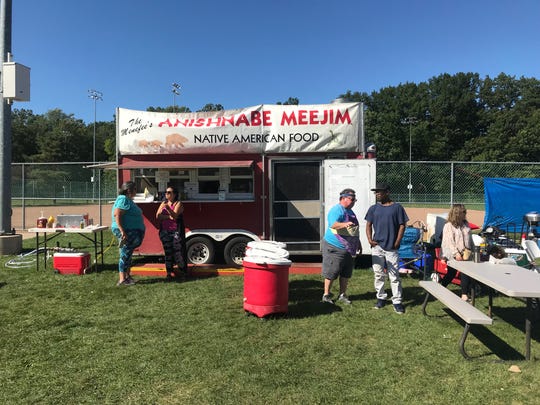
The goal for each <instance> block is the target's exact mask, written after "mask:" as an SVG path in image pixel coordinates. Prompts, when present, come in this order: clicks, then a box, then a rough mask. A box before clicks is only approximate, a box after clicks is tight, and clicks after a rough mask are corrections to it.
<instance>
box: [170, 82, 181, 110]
mask: <svg viewBox="0 0 540 405" xmlns="http://www.w3.org/2000/svg"><path fill="white" fill-rule="evenodd" d="M171 91H172V94H173V96H172V102H173V112H176V96H179V95H180V85H179V84H178V83H173V84H172V90H171Z"/></svg>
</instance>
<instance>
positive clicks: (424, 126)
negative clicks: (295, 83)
mask: <svg viewBox="0 0 540 405" xmlns="http://www.w3.org/2000/svg"><path fill="white" fill-rule="evenodd" d="M339 97H341V98H344V99H346V100H348V101H361V102H363V103H364V108H365V116H364V120H365V122H364V129H365V139H366V140H367V141H369V142H373V143H375V145H376V147H377V155H378V159H379V160H387V161H390V160H408V159H409V153H410V155H411V159H412V160H413V161H423V160H425V161H441V160H443V161H447V160H457V161H507V162H512V161H523V162H536V161H538V157H539V156H540V143H539V142H538V139H539V135H540V81H539V80H537V79H535V78H525V77H521V78H516V77H514V76H509V75H506V74H504V73H501V74H499V75H498V76H497V77H495V78H490V77H489V76H486V77H484V78H481V77H480V75H479V74H477V73H456V74H454V75H450V74H446V73H445V74H441V75H439V76H436V77H433V78H431V79H429V80H428V81H427V82H421V83H418V84H416V83H405V84H400V85H398V86H390V87H385V88H382V89H380V90H379V91H374V92H372V93H371V94H368V93H364V92H353V91H351V90H348V91H347V92H345V93H343V94H341V95H339ZM276 104H299V99H298V98H295V97H289V98H288V99H287V100H286V101H284V102H279V101H278V102H277V103H276ZM223 109H224V107H223V106H222V105H221V104H207V105H205V106H204V107H203V108H202V109H201V110H199V111H219V110H223ZM147 111H161V112H173V111H176V112H191V110H190V109H189V108H188V107H186V106H178V107H176V106H174V107H173V106H168V107H148V108H147ZM115 128H116V126H115V122H114V121H109V122H107V121H99V122H96V129H95V130H96V150H95V154H96V161H98V162H100V161H114V160H115V157H116V145H115V142H116V134H115ZM93 140H94V123H92V124H85V123H84V122H83V121H82V120H81V119H77V118H76V117H74V116H73V114H66V113H64V112H63V111H62V110H60V109H54V110H50V111H48V112H47V113H45V114H43V115H38V114H34V113H33V112H32V111H31V110H25V109H14V110H13V112H12V151H13V154H12V161H13V162H18V163H19V162H20V163H32V162H78V161H80V162H90V161H93ZM409 148H410V149H409Z"/></svg>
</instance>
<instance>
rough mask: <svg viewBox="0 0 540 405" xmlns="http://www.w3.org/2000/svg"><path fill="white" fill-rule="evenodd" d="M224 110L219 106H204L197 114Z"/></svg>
mask: <svg viewBox="0 0 540 405" xmlns="http://www.w3.org/2000/svg"><path fill="white" fill-rule="evenodd" d="M223 110H224V108H223V106H222V105H221V104H206V105H205V106H204V107H203V108H202V109H200V110H198V111H199V112H209V111H223Z"/></svg>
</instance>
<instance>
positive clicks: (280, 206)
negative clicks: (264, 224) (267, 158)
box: [270, 159, 323, 254]
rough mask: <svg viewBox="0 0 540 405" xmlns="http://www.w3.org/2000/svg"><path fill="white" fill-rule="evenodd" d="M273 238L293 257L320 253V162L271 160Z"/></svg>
mask: <svg viewBox="0 0 540 405" xmlns="http://www.w3.org/2000/svg"><path fill="white" fill-rule="evenodd" d="M271 167H272V172H271V184H272V193H271V207H272V211H271V214H270V215H271V222H270V223H271V226H272V229H271V233H272V239H273V240H277V241H280V242H286V243H287V249H288V250H289V252H290V253H294V254H310V253H319V252H320V242H321V235H322V233H321V232H322V226H323V224H322V221H321V215H322V187H321V184H322V181H321V176H322V175H321V160H320V159H319V160H272V164H271Z"/></svg>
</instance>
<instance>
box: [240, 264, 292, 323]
mask: <svg viewBox="0 0 540 405" xmlns="http://www.w3.org/2000/svg"><path fill="white" fill-rule="evenodd" d="M243 264H244V310H245V311H247V312H250V313H252V314H255V315H257V316H258V317H259V318H262V317H264V316H267V315H270V314H277V313H287V312H288V309H289V306H288V304H289V268H290V267H291V261H290V260H288V259H269V258H266V257H245V258H244V261H243Z"/></svg>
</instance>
